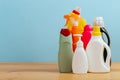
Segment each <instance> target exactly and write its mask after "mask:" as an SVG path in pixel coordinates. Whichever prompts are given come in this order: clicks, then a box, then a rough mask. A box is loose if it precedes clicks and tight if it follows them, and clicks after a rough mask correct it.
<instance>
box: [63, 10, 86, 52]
mask: <svg viewBox="0 0 120 80" xmlns="http://www.w3.org/2000/svg"><path fill="white" fill-rule="evenodd" d="M64 18H65V19H66V24H65V26H67V28H68V29H69V30H70V31H71V33H72V41H73V42H72V46H73V52H74V51H75V49H76V43H77V41H78V40H79V37H78V36H74V34H82V33H83V31H84V26H85V25H86V21H85V20H84V19H83V18H82V17H81V16H80V10H79V8H76V9H74V10H73V11H72V12H71V13H70V14H67V15H65V16H64Z"/></svg>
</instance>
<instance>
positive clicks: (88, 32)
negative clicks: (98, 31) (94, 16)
mask: <svg viewBox="0 0 120 80" xmlns="http://www.w3.org/2000/svg"><path fill="white" fill-rule="evenodd" d="M82 35H83V36H82V38H81V39H82V41H83V43H84V49H85V50H86V47H87V44H88V42H89V41H90V39H91V37H92V27H91V25H89V24H88V25H86V26H85V28H84V32H83V33H82Z"/></svg>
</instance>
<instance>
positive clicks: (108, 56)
mask: <svg viewBox="0 0 120 80" xmlns="http://www.w3.org/2000/svg"><path fill="white" fill-rule="evenodd" d="M103 46H104V48H106V51H107V58H106V62H105V64H106V65H107V67H110V59H111V51H110V48H109V46H108V45H107V44H106V43H104V44H103Z"/></svg>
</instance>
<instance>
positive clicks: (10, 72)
mask: <svg viewBox="0 0 120 80" xmlns="http://www.w3.org/2000/svg"><path fill="white" fill-rule="evenodd" d="M0 80H120V63H117V62H116V63H112V67H111V72H110V73H97V74H95V73H88V74H81V75H78V74H73V73H59V71H58V66H57V63H0Z"/></svg>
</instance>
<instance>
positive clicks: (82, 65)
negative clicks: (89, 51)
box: [72, 34, 88, 74]
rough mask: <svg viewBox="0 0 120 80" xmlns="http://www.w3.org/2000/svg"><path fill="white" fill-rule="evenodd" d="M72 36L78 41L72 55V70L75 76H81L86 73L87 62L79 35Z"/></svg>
mask: <svg viewBox="0 0 120 80" xmlns="http://www.w3.org/2000/svg"><path fill="white" fill-rule="evenodd" d="M74 36H78V37H79V41H78V42H77V48H76V50H75V53H74V54H73V60H72V70H73V73H75V74H83V73H87V71H88V60H87V55H86V53H85V50H84V48H83V42H82V41H81V36H82V35H81V34H74Z"/></svg>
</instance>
